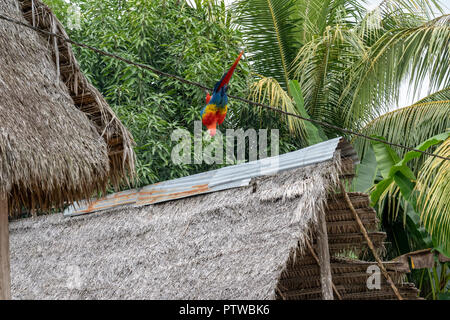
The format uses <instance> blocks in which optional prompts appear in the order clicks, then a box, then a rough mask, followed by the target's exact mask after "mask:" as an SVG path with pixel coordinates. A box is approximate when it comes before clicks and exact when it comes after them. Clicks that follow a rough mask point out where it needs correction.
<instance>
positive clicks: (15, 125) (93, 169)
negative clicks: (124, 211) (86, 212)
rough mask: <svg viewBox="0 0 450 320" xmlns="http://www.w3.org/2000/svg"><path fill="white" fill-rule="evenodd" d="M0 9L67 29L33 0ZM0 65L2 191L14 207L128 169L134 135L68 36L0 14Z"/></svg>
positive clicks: (85, 192)
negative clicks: (83, 66) (78, 58)
mask: <svg viewBox="0 0 450 320" xmlns="http://www.w3.org/2000/svg"><path fill="white" fill-rule="evenodd" d="M0 11H1V12H2V14H4V15H7V16H8V17H11V18H13V19H16V20H20V21H22V22H24V23H29V24H32V25H34V26H35V27H38V28H41V29H44V30H47V31H50V32H53V33H57V34H61V35H63V36H65V37H67V35H66V33H65V31H64V29H63V27H62V25H61V23H60V22H59V21H58V20H57V19H56V17H55V16H54V15H53V13H52V12H51V11H50V9H49V8H48V7H47V6H46V5H44V4H43V3H42V2H41V1H39V0H34V1H30V0H28V1H17V0H3V1H1V2H0ZM0 66H1V67H0V123H1V127H0V193H7V194H8V195H9V199H10V205H11V208H12V210H13V211H14V210H18V209H20V208H21V207H30V208H34V207H39V208H44V209H45V208H50V207H53V206H61V205H63V204H64V203H66V202H71V201H74V200H78V199H81V198H87V197H90V196H92V194H93V192H96V191H101V190H104V189H105V188H106V186H107V185H108V184H109V183H112V184H114V185H118V184H119V183H120V182H122V181H124V179H126V177H127V175H128V174H133V171H134V154H133V151H132V143H133V142H132V137H131V135H130V134H129V132H128V131H127V129H126V128H125V127H124V126H123V125H122V124H121V123H120V121H119V120H118V119H117V118H116V116H115V115H114V113H113V111H112V110H111V108H110V107H109V106H108V104H107V103H106V102H105V100H104V98H103V97H102V96H101V94H100V93H99V92H98V91H97V89H95V88H94V87H93V86H92V85H91V84H90V83H89V82H88V81H87V80H86V78H85V76H84V75H83V74H82V73H81V71H80V67H79V65H78V63H77V61H76V59H75V57H74V55H73V52H72V49H71V47H70V45H69V44H67V43H63V42H61V41H60V40H59V39H54V38H51V37H48V36H45V35H43V34H41V33H38V32H36V31H33V30H31V29H28V28H25V27H23V26H17V25H15V24H12V23H9V22H6V21H3V20H1V21H0Z"/></svg>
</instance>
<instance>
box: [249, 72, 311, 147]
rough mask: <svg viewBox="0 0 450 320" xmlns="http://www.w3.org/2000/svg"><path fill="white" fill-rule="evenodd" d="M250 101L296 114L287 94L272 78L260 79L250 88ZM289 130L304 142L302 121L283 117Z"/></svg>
mask: <svg viewBox="0 0 450 320" xmlns="http://www.w3.org/2000/svg"><path fill="white" fill-rule="evenodd" d="M249 98H250V99H252V100H253V101H256V102H259V103H268V104H270V105H271V106H273V107H275V108H280V109H281V110H283V111H286V112H290V113H294V114H298V112H297V109H296V108H295V105H294V103H293V101H292V99H291V97H289V94H288V93H287V92H286V91H285V90H284V89H283V88H282V87H281V86H280V84H279V83H278V82H277V80H275V79H274V78H267V77H262V76H261V78H260V80H259V81H256V82H255V83H253V84H252V85H251V87H250V96H249ZM285 119H286V123H287V126H288V128H289V130H290V131H291V132H292V133H293V134H296V135H298V136H299V137H301V138H302V139H304V140H305V141H306V130H305V125H304V121H303V120H301V119H298V118H294V117H285Z"/></svg>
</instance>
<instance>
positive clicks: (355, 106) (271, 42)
mask: <svg viewBox="0 0 450 320" xmlns="http://www.w3.org/2000/svg"><path fill="white" fill-rule="evenodd" d="M363 5H364V3H363V1H357V0H238V1H237V3H236V4H235V5H234V7H233V9H234V12H235V14H236V16H237V18H236V22H237V23H238V25H239V27H240V28H241V29H242V31H243V32H244V34H245V41H246V43H245V44H246V47H247V52H248V58H249V59H250V60H251V62H252V68H253V71H254V73H255V75H256V81H255V83H254V84H253V85H252V92H251V94H250V96H251V97H252V98H253V99H254V100H257V101H265V102H268V103H270V104H272V105H273V106H276V107H279V108H281V109H283V110H287V111H290V112H294V113H295V112H297V113H299V112H298V109H297V108H296V103H295V101H294V100H293V99H292V93H291V92H290V86H289V82H290V80H298V82H299V83H300V87H301V91H302V93H303V98H304V99H303V101H304V108H305V109H306V111H307V112H308V114H309V116H310V117H312V118H313V119H316V120H321V121H324V122H327V123H330V124H333V125H336V126H339V127H343V128H347V129H352V130H355V131H362V132H364V133H366V134H369V135H381V136H384V137H385V138H386V139H387V140H389V141H392V142H396V143H400V144H404V145H407V146H409V147H415V146H416V145H417V144H419V143H420V142H422V141H424V140H426V139H427V138H430V137H432V136H434V135H436V134H438V133H441V132H442V131H444V130H445V129H447V128H450V15H442V14H443V10H442V8H441V6H440V3H439V1H438V0H384V1H382V2H381V3H380V4H379V6H378V7H376V8H375V9H373V10H371V11H366V10H365V9H364V7H363ZM438 14H439V15H440V16H437V15H438ZM405 81H407V82H409V85H410V89H412V91H418V90H417V89H419V88H421V87H422V86H423V85H424V83H426V82H429V96H428V97H426V98H424V99H422V100H420V101H418V102H416V103H415V104H413V105H412V106H410V107H406V108H402V109H397V110H394V111H391V110H392V109H394V108H395V107H397V105H398V100H399V96H400V86H401V84H402V83H403V82H405ZM433 92H434V93H433ZM297 107H298V106H297ZM286 121H287V122H286V125H287V126H288V127H289V128H291V129H292V132H293V133H294V134H295V136H296V137H297V138H299V139H301V140H303V141H305V144H307V136H306V134H305V130H303V129H304V127H305V124H304V123H303V121H302V120H298V119H292V118H290V119H289V120H288V119H287V118H286ZM323 129H324V132H325V134H326V135H327V136H328V137H329V138H331V137H334V136H337V135H342V133H341V132H336V131H334V130H330V129H327V128H323ZM349 138H350V137H349ZM353 141H354V145H355V147H356V149H357V150H358V153H359V155H360V158H362V159H364V156H365V151H366V150H367V148H368V145H369V143H368V142H367V141H366V140H363V139H354V140H353ZM448 145H449V141H445V142H444V143H443V144H442V145H441V146H440V147H439V148H438V149H437V150H436V152H439V153H440V154H441V155H444V156H447V157H449V156H450V154H449V152H450V150H449V149H450V148H449V147H448ZM396 151H398V152H399V155H400V156H403V155H404V154H405V151H404V150H396ZM447 163H448V161H447V162H445V161H443V162H442V161H440V160H436V159H433V158H426V157H421V158H419V159H416V160H415V161H412V162H411V163H410V166H411V169H412V170H413V172H414V174H415V175H416V176H417V177H418V181H417V184H416V187H417V189H418V191H419V192H420V196H419V197H418V205H419V207H420V208H421V217H422V221H423V222H424V224H425V227H426V228H427V230H428V231H429V232H430V233H432V234H433V235H436V236H438V238H440V239H441V240H442V241H443V243H450V206H449V205H448V197H449V194H450V183H449V182H448V171H446V170H448V164H447ZM445 179H447V180H445ZM394 191H395V190H394ZM430 192H432V196H430ZM394 193H395V192H394ZM394 193H392V194H391V195H393V194H394Z"/></svg>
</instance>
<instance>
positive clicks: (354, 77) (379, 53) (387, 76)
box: [341, 15, 450, 122]
mask: <svg viewBox="0 0 450 320" xmlns="http://www.w3.org/2000/svg"><path fill="white" fill-rule="evenodd" d="M449 44H450V15H445V16H441V17H439V18H437V19H434V20H431V21H429V22H426V23H424V24H422V25H420V26H418V27H415V28H399V29H393V30H390V31H388V32H385V33H384V34H383V36H382V37H380V39H379V40H377V41H376V43H375V44H374V45H373V46H371V48H370V50H369V51H368V54H367V55H365V56H363V57H362V59H361V61H360V62H359V63H357V64H356V65H355V66H354V67H353V68H352V69H353V70H352V71H351V72H350V76H349V79H348V85H347V86H346V89H345V90H344V92H343V94H342V97H341V100H342V101H344V100H345V99H349V98H350V97H351V106H350V107H349V108H348V110H346V111H347V114H346V117H347V119H348V121H349V122H351V119H352V118H354V117H355V115H360V114H361V113H368V114H377V113H378V114H379V112H378V111H379V110H380V109H381V110H382V111H385V110H386V108H389V107H390V106H392V104H396V103H398V98H399V95H400V90H399V89H400V85H401V83H402V81H403V80H404V79H407V78H409V79H410V88H411V89H412V90H413V91H414V92H419V91H420V90H418V89H420V87H421V85H423V83H424V81H425V80H426V79H429V81H430V86H429V90H430V92H432V91H434V90H438V89H439V88H441V87H447V86H448V85H449V84H450V45H449Z"/></svg>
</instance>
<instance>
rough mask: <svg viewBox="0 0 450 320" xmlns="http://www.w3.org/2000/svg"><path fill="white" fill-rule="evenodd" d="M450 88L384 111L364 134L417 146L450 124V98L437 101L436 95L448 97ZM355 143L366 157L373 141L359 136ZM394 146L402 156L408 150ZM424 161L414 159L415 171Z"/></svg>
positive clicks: (357, 148) (359, 152)
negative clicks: (366, 152)
mask: <svg viewBox="0 0 450 320" xmlns="http://www.w3.org/2000/svg"><path fill="white" fill-rule="evenodd" d="M449 91H450V90H447V91H444V90H442V91H440V92H439V94H437V93H436V94H433V95H430V96H428V97H427V98H424V99H422V100H421V101H420V102H419V103H416V104H413V105H411V106H408V107H404V108H401V109H397V110H394V111H391V112H388V113H386V114H383V115H382V116H380V117H378V118H376V119H374V120H373V121H371V122H369V123H368V124H367V125H366V126H365V127H364V128H363V129H362V133H364V134H366V135H379V136H383V137H385V138H386V140H388V141H390V142H393V143H398V144H402V145H406V146H409V147H414V146H416V145H418V144H420V143H421V142H422V141H424V140H426V139H428V138H430V137H432V136H434V135H436V134H438V133H441V132H443V131H445V130H446V129H447V128H449V127H450V100H435V101H433V98H441V97H444V96H445V94H447V93H448V92H449ZM422 101H424V102H422ZM353 144H354V146H355V148H356V150H357V152H358V154H359V155H360V157H362V158H363V157H364V154H365V151H366V149H367V148H368V146H369V144H370V142H368V141H367V140H366V139H362V138H359V137H356V138H355V139H354V140H353ZM394 149H395V150H396V151H397V152H398V153H399V154H400V156H401V157H403V155H404V154H405V153H406V150H404V149H398V148H394ZM421 162H423V158H421V161H416V162H415V161H413V162H412V164H413V165H414V167H413V168H412V169H413V171H414V172H415V173H417V172H418V168H419V164H420V163H421Z"/></svg>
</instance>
